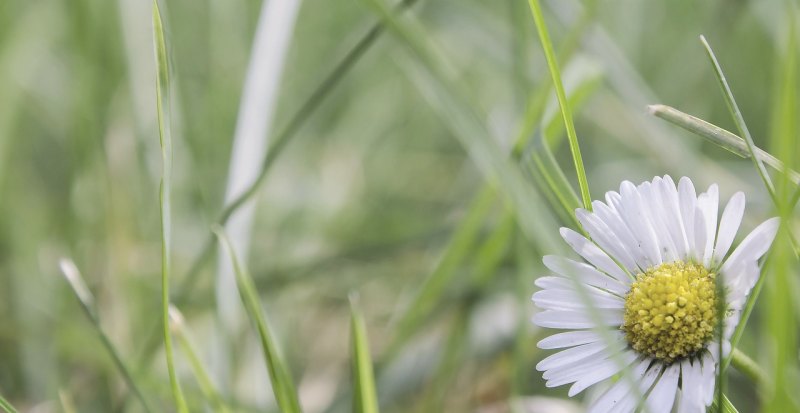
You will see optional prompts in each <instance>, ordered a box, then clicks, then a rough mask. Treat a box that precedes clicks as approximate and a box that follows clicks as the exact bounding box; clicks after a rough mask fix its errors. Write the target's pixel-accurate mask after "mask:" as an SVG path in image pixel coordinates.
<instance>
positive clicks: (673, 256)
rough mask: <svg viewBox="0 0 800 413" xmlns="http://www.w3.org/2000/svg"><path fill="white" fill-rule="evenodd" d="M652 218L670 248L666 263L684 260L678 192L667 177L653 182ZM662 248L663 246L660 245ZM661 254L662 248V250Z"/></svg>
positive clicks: (684, 242) (683, 239)
mask: <svg viewBox="0 0 800 413" xmlns="http://www.w3.org/2000/svg"><path fill="white" fill-rule="evenodd" d="M651 205H652V207H653V211H654V212H653V214H651V215H652V216H653V218H654V219H656V220H657V221H658V223H659V226H660V229H659V230H660V231H663V234H662V235H661V236H662V237H663V238H664V239H665V241H666V242H667V244H668V245H669V247H670V248H672V250H671V251H667V253H668V254H670V255H669V259H668V260H666V261H675V260H679V259H680V260H683V259H685V258H686V239H685V237H684V235H683V229H682V227H683V225H682V224H681V220H680V212H679V211H680V206H679V205H678V191H677V189H675V183H674V182H672V179H669V176H666V175H665V177H664V179H661V178H659V179H657V180H654V181H653V197H652V200H651ZM662 247H663V245H662ZM662 252H663V248H662Z"/></svg>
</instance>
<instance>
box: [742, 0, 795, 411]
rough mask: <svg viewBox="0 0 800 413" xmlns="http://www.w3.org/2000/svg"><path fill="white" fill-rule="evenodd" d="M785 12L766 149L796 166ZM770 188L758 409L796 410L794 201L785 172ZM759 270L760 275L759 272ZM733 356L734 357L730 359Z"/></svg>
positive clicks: (789, 11) (791, 54)
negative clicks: (777, 222)
mask: <svg viewBox="0 0 800 413" xmlns="http://www.w3.org/2000/svg"><path fill="white" fill-rule="evenodd" d="M785 4H786V5H787V7H786V10H785V15H786V16H787V18H786V21H787V26H788V30H787V31H786V33H785V36H786V37H785V40H786V41H785V43H784V44H783V45H782V48H783V50H782V52H783V53H782V56H779V59H778V62H779V64H778V66H777V72H778V74H777V76H775V87H774V89H773V90H774V91H775V93H774V96H775V97H774V101H773V110H772V114H773V119H772V133H771V136H770V149H771V151H772V152H773V153H775V154H778V156H779V157H780V159H781V161H782V162H783V164H784V165H787V166H789V167H792V166H794V167H796V166H797V161H798V155H797V152H798V146H797V134H798V132H800V125H798V120H797V110H798V106H799V105H800V104H799V103H798V96H797V86H798V79H797V77H798V67H797V66H798V62H797V38H796V35H797V32H796V16H797V10H796V6H795V4H794V3H790V2H786V3H785ZM775 192H776V195H777V201H778V202H777V205H776V206H777V209H778V213H779V215H780V217H781V226H780V229H779V230H778V235H777V237H776V239H775V242H774V245H773V247H772V254H771V256H770V258H771V260H772V263H771V266H772V269H773V271H772V273H771V274H770V277H769V278H768V279H767V281H766V288H765V293H766V294H765V297H764V302H765V304H766V305H765V306H764V307H763V308H764V309H765V310H766V311H765V314H764V318H763V321H764V324H765V325H766V331H767V332H768V334H767V335H766V337H764V338H762V343H764V344H765V346H764V347H765V348H768V349H770V351H767V352H766V353H767V355H768V357H767V360H768V361H769V362H768V365H769V366H771V367H772V369H771V370H772V371H771V373H772V374H771V377H770V379H771V380H769V383H770V385H768V386H762V387H761V388H762V389H764V390H765V391H764V394H766V395H767V397H766V398H765V400H764V405H763V410H764V411H770V412H772V411H774V412H779V411H786V412H788V411H798V410H800V405H799V404H798V400H797V398H796V391H797V388H798V383H797V380H796V377H797V376H796V375H795V376H794V377H795V379H793V377H792V376H793V373H794V374H796V373H797V371H798V370H797V368H798V360H797V349H798V333H797V329H796V328H787V326H797V317H798V316H797V314H798V310H800V308H798V304H797V300H796V298H795V297H794V292H795V291H793V287H794V285H793V284H795V283H794V282H793V278H794V279H796V275H797V269H798V260H797V255H796V254H797V247H796V245H797V244H796V240H795V239H794V238H793V237H792V233H791V225H792V224H793V222H794V219H795V216H796V215H795V214H794V205H793V204H792V203H791V202H792V200H791V197H792V192H793V188H791V187H790V177H789V176H788V175H787V174H780V175H778V176H777V177H776V186H775ZM792 243H794V245H795V255H794V256H793V255H792V251H791V248H790V245H792ZM762 276H763V275H762ZM734 361H735V360H734Z"/></svg>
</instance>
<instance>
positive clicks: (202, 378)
mask: <svg viewBox="0 0 800 413" xmlns="http://www.w3.org/2000/svg"><path fill="white" fill-rule="evenodd" d="M169 318H170V329H171V330H172V331H173V332H174V333H175V337H176V338H177V339H178V344H179V345H180V346H181V350H182V351H183V354H184V355H186V358H187V359H188V360H189V364H190V365H191V366H192V371H193V372H194V376H195V378H196V379H197V384H198V385H200V391H201V392H203V396H205V398H206V399H208V401H209V402H210V403H211V407H212V408H213V409H214V411H215V412H220V413H230V412H231V410H230V409H229V408H228V406H227V405H226V404H225V402H224V401H223V400H222V396H221V395H220V393H219V391H217V388H216V386H214V383H213V382H212V381H211V376H210V375H209V374H208V371H206V368H205V366H204V365H203V362H202V361H201V360H200V357H199V356H198V355H197V351H196V350H195V346H194V343H193V342H192V339H191V336H190V334H189V331H188V329H187V328H186V322H185V319H184V318H183V314H181V312H180V310H178V308H177V307H175V306H170V307H169Z"/></svg>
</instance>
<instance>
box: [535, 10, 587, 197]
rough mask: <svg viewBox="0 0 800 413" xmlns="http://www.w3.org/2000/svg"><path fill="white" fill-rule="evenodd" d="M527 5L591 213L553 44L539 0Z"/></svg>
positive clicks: (581, 188)
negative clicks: (534, 24)
mask: <svg viewBox="0 0 800 413" xmlns="http://www.w3.org/2000/svg"><path fill="white" fill-rule="evenodd" d="M528 5H529V6H530V8H531V14H532V15H533V20H534V21H535V22H536V30H537V31H538V33H539V40H540V41H541V43H542V49H544V55H545V58H546V59H547V67H548V68H549V69H550V75H551V76H552V77H553V85H554V86H555V90H556V97H557V98H558V106H559V107H560V108H561V116H562V118H563V120H564V126H565V127H566V130H567V139H568V140H569V148H570V151H571V152H572V160H573V162H574V163H575V171H576V173H577V175H578V186H579V187H580V192H581V198H582V200H583V207H584V208H585V209H587V210H589V211H591V210H592V196H591V195H590V194H589V183H588V181H587V180H586V171H585V169H584V166H583V157H582V156H581V150H580V146H579V145H578V135H577V133H576V132H575V123H574V122H573V120H572V110H571V109H570V107H569V103H568V102H567V95H566V93H565V92H564V83H563V82H562V81H561V71H560V69H559V68H558V61H557V60H556V56H555V52H554V51H553V44H552V42H551V41H550V35H549V34H548V32H547V26H546V25H545V22H544V16H543V15H542V7H541V5H540V4H539V0H528Z"/></svg>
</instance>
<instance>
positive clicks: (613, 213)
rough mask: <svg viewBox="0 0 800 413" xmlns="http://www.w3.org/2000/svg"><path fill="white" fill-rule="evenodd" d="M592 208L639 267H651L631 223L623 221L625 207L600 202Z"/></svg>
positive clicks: (595, 203)
mask: <svg viewBox="0 0 800 413" xmlns="http://www.w3.org/2000/svg"><path fill="white" fill-rule="evenodd" d="M592 206H593V208H594V214H595V215H596V216H597V217H598V218H600V220H602V221H603V222H604V223H605V224H606V225H607V226H608V229H609V230H610V231H611V232H612V233H613V234H614V236H615V237H616V238H617V239H618V240H619V242H620V243H621V244H622V245H624V246H625V249H626V250H627V251H628V252H629V253H630V255H631V257H633V259H634V260H635V261H636V264H637V267H638V268H647V266H648V265H649V261H648V259H647V254H646V253H645V251H644V249H643V248H642V247H641V245H640V243H639V242H638V241H637V240H636V237H635V236H634V235H633V233H632V232H631V229H630V226H629V225H630V223H629V222H626V221H625V219H623V216H624V215H625V212H624V211H625V208H624V206H623V205H621V204H618V205H617V207H610V206H608V205H606V204H604V203H602V202H600V201H594V202H593V203H592Z"/></svg>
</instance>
